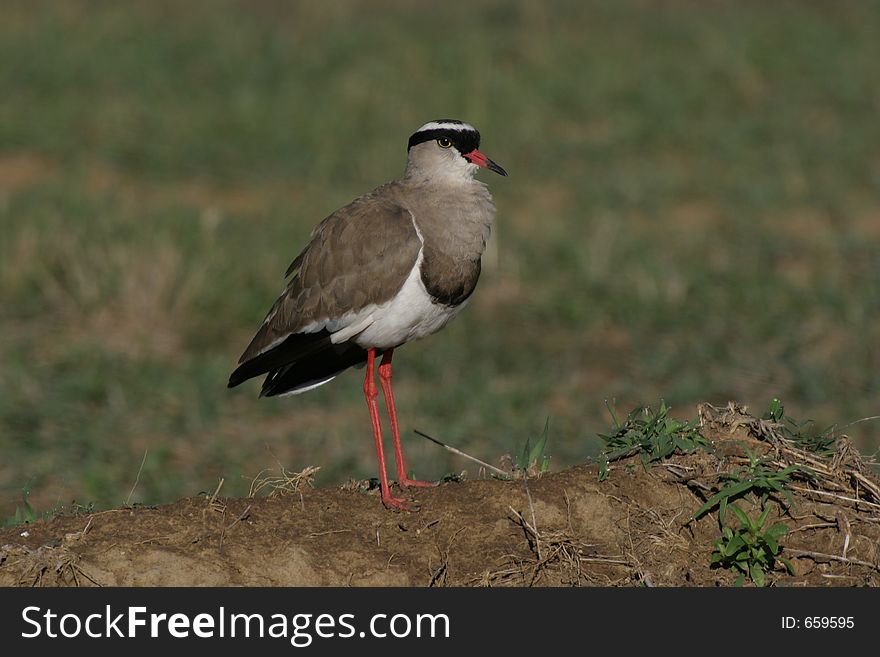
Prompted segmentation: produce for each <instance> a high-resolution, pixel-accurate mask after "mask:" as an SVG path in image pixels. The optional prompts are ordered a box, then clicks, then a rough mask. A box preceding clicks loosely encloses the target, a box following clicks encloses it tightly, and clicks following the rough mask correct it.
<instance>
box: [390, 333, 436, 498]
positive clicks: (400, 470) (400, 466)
mask: <svg viewBox="0 0 880 657" xmlns="http://www.w3.org/2000/svg"><path fill="white" fill-rule="evenodd" d="M393 353H394V349H389V350H388V351H386V352H385V355H384V356H382V363H381V365H379V383H381V384H382V393H383V394H384V395H385V405H386V406H387V407H388V417H390V418H391V437H392V438H393V439H394V458H395V460H396V461H397V484H398V485H399V486H404V487H405V486H422V487H425V488H428V487H431V486H436V485H437V482H435V481H419V480H417V479H410V478H409V477H408V476H407V474H406V464H405V462H404V460H403V446H402V445H401V444H400V429H399V428H398V425H397V410H396V409H395V407H394V393H392V392H391V355H392V354H393Z"/></svg>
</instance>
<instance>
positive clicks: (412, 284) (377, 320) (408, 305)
mask: <svg viewBox="0 0 880 657" xmlns="http://www.w3.org/2000/svg"><path fill="white" fill-rule="evenodd" d="M465 305H466V301H465V303H461V304H459V305H457V306H447V305H445V304H440V303H435V302H434V300H433V299H432V298H431V295H429V294H428V292H427V290H425V286H424V284H423V283H422V279H421V275H420V274H419V268H418V267H415V268H414V269H413V271H412V273H410V275H409V277H408V278H407V279H406V282H405V283H404V284H403V287H402V288H401V289H400V292H398V293H397V296H395V297H394V299H392V300H391V301H389V302H388V303H387V304H384V305H382V306H380V307H378V308H376V309H375V310H374V311H373V312H372V315H373V322H372V323H371V324H370V325H369V326H368V327H367V328H366V329H364V330H363V331H362V332H361V333H360V334H359V335H358V336H357V338H355V342H356V343H357V344H358V345H360V346H361V347H363V348H364V349H370V348H377V349H391V348H393V347H397V346H398V345H401V344H403V343H404V342H408V341H410V340H418V339H419V338H424V337H426V336H428V335H431V334H432V333H436V332H437V331H439V330H440V329H442V328H443V327H444V326H446V324H447V323H448V322H449V320H451V319H452V318H453V317H455V316H456V315H457V314H458V313H459V312H460V311H461V309H462V308H464V306H465Z"/></svg>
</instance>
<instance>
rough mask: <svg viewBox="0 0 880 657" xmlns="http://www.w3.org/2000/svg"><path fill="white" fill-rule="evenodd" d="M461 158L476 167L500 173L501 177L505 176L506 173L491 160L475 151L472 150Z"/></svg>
mask: <svg viewBox="0 0 880 657" xmlns="http://www.w3.org/2000/svg"><path fill="white" fill-rule="evenodd" d="M463 157H464V158H465V159H466V160H467V161H468V162H472V163H473V164H476V165H477V166H480V167H484V168H486V169H489V170H490V171H494V172H495V173H500V174H501V175H502V176H506V175H507V172H506V171H505V170H504V169H503V168H501V167H500V166H499V165H497V164H495V163H494V162H493V161H492V160H490V159H489V158H488V157H486V156H485V155H483V154H482V153H481V152H480V151H478V150H477V149H474V150H472V151H471V152H470V153H464V155H463Z"/></svg>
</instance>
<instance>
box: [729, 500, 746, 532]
mask: <svg viewBox="0 0 880 657" xmlns="http://www.w3.org/2000/svg"><path fill="white" fill-rule="evenodd" d="M728 508H729V509H730V510H731V511H733V515H735V516H736V517H737V518H738V519H739V521H740V523H741V524H742V526H743V527H749V526H751V524H752V523H751V521H750V520H749V517H748V516H747V515H746V512H745V511H743V510H742V509H740V508H739V507H738V506H737V505H736V504H731V505H730V506H729V507H728Z"/></svg>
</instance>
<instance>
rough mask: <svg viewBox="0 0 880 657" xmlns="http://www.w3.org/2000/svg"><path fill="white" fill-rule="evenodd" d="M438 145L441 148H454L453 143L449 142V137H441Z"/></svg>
mask: <svg viewBox="0 0 880 657" xmlns="http://www.w3.org/2000/svg"><path fill="white" fill-rule="evenodd" d="M437 145H438V146H439V147H440V148H449V147H450V146H452V142H451V141H450V140H449V138H448V137H440V139H438V140H437Z"/></svg>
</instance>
